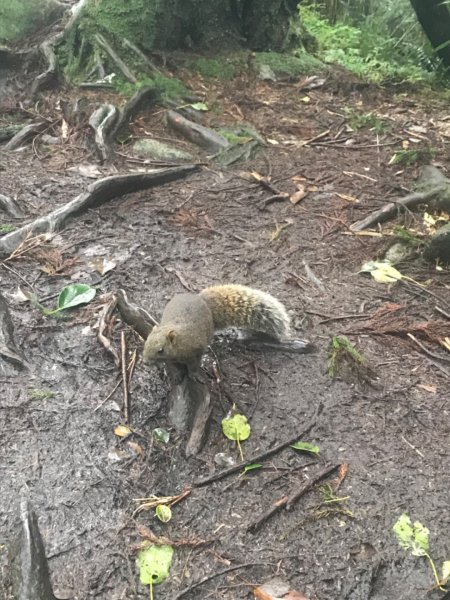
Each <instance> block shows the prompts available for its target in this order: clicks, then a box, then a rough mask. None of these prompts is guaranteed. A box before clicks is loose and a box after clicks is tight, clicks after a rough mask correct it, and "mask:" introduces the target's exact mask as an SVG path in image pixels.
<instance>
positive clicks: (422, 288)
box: [400, 279, 450, 306]
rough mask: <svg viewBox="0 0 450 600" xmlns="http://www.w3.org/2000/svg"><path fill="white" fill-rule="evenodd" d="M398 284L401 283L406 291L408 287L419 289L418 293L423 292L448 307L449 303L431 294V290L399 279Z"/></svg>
mask: <svg viewBox="0 0 450 600" xmlns="http://www.w3.org/2000/svg"><path fill="white" fill-rule="evenodd" d="M400 282H401V283H403V285H404V286H405V287H406V288H408V289H409V287H413V288H414V289H419V290H420V291H422V292H425V294H428V295H429V296H432V297H433V298H434V299H435V300H439V302H442V304H445V305H446V306H450V303H449V302H447V300H444V298H441V297H440V296H438V295H437V294H435V293H434V292H432V291H431V290H429V289H428V288H426V287H425V286H424V285H422V284H416V283H412V282H410V281H404V280H403V279H400Z"/></svg>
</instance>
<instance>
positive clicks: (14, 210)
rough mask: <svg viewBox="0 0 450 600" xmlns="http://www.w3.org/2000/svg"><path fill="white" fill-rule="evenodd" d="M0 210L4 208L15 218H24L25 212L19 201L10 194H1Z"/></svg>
mask: <svg viewBox="0 0 450 600" xmlns="http://www.w3.org/2000/svg"><path fill="white" fill-rule="evenodd" d="M0 210H4V211H5V213H6V214H7V215H9V216H10V217H13V218H14V219H22V218H23V216H24V214H23V212H22V209H21V208H20V206H19V205H18V204H17V202H16V201H15V200H14V199H13V198H10V197H9V196H4V195H3V194H0Z"/></svg>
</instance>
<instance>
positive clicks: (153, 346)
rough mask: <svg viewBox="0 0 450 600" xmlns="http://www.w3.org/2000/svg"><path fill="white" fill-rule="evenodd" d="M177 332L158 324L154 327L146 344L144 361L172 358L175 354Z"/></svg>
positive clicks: (150, 361)
mask: <svg viewBox="0 0 450 600" xmlns="http://www.w3.org/2000/svg"><path fill="white" fill-rule="evenodd" d="M176 337H177V333H176V332H175V331H173V330H169V331H167V330H165V329H163V328H161V327H158V326H157V325H156V326H155V327H153V329H152V331H151V333H150V335H149V336H148V338H147V340H146V342H145V346H144V362H145V363H147V364H149V363H152V362H155V361H159V360H171V359H172V358H173V356H174V354H175V342H176Z"/></svg>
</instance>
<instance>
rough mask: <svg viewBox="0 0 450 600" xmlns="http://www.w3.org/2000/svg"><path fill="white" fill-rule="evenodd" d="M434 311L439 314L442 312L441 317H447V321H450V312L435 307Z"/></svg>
mask: <svg viewBox="0 0 450 600" xmlns="http://www.w3.org/2000/svg"><path fill="white" fill-rule="evenodd" d="M434 310H437V311H438V312H440V313H441V315H444V317H445V318H446V319H449V320H450V314H449V313H448V312H445V310H442V308H440V307H439V306H435V307H434Z"/></svg>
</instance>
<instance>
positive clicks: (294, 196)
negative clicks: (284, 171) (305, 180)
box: [289, 184, 308, 204]
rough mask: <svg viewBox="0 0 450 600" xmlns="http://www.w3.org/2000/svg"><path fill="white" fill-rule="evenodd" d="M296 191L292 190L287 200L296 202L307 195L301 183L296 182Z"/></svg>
mask: <svg viewBox="0 0 450 600" xmlns="http://www.w3.org/2000/svg"><path fill="white" fill-rule="evenodd" d="M297 190H298V191H297V192H294V193H293V194H292V195H291V196H289V200H290V201H291V202H292V204H297V203H298V202H300V200H303V198H304V197H305V196H307V195H308V192H307V191H306V190H305V188H304V187H303V186H302V185H299V184H297Z"/></svg>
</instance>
